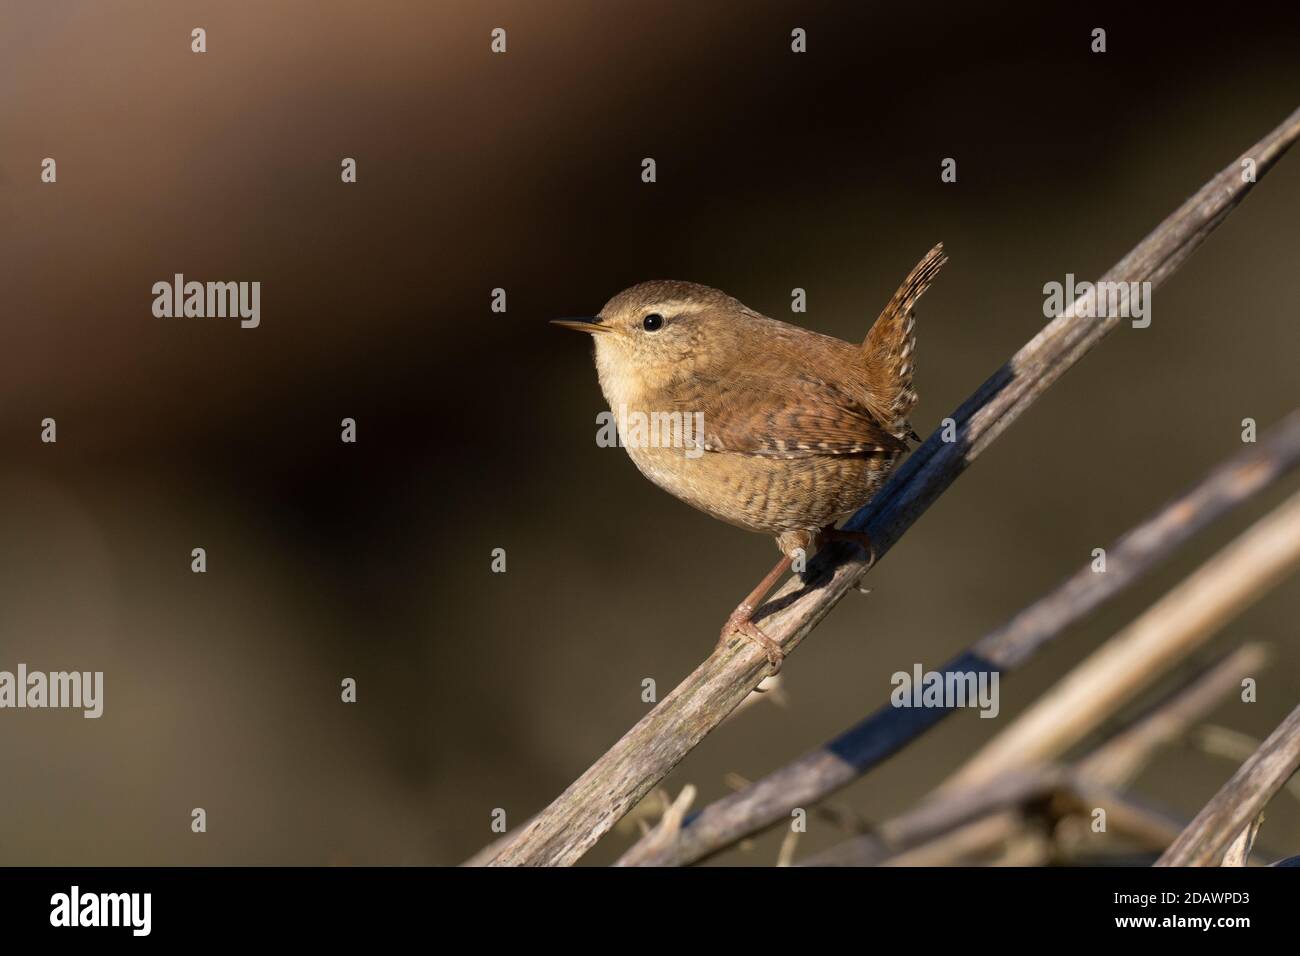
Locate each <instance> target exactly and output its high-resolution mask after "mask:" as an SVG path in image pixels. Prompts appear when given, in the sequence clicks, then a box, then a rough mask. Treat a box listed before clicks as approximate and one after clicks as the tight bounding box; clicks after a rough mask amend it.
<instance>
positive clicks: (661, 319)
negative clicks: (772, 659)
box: [557, 244, 947, 656]
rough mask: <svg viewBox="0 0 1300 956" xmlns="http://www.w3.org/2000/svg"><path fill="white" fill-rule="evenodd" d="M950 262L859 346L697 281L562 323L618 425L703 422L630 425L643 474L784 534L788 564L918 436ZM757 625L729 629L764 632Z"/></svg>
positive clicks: (868, 491) (653, 288)
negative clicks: (653, 428) (591, 342)
mask: <svg viewBox="0 0 1300 956" xmlns="http://www.w3.org/2000/svg"><path fill="white" fill-rule="evenodd" d="M946 261H947V258H946V257H945V256H944V254H943V245H942V244H939V245H937V246H935V247H934V248H933V249H931V250H930V252H929V253H928V254H927V255H926V256H925V258H924V259H922V260H921V262H920V263H919V264H918V265H917V266H916V268H914V269H913V270H912V272H911V273H910V274H909V275H908V277H907V279H906V280H905V281H904V282H903V285H902V286H901V287H900V288H899V290H898V291H897V292H896V293H895V294H894V296H893V298H892V299H890V301H889V304H888V305H886V306H885V309H884V310H883V311H882V312H881V313H880V316H879V317H878V318H877V319H876V321H875V323H874V324H873V325H872V327H871V330H870V331H869V332H868V333H867V336H866V339H865V340H864V341H863V343H862V344H861V345H854V344H851V343H849V342H844V341H842V340H840V339H837V338H834V337H832V336H828V335H822V334H821V333H818V332H813V331H810V330H808V329H803V328H799V327H798V326H794V325H789V324H787V323H785V322H780V321H777V320H776V319H770V318H768V317H766V316H764V315H760V314H759V313H757V312H755V311H753V310H752V309H750V308H748V307H746V306H745V305H743V304H741V303H740V302H738V301H737V300H735V299H733V298H732V297H731V296H729V295H726V294H725V293H723V292H720V291H718V290H717V289H712V288H709V287H708V286H702V285H696V284H695V283H691V282H672V281H656V282H643V283H641V284H639V285H635V286H633V287H632V288H630V289H626V290H624V291H623V292H620V293H619V294H618V295H616V296H614V298H612V299H610V300H609V302H607V303H606V304H605V307H604V308H602V309H601V311H600V314H599V315H598V316H596V317H595V318H594V319H587V320H581V321H577V320H563V321H561V322H559V323H557V324H560V325H564V326H567V327H569V328H575V329H580V330H582V331H586V332H591V333H592V337H593V338H594V339H595V343H596V368H597V371H598V374H599V376H600V385H601V389H602V390H603V391H604V393H605V398H606V399H607V400H608V402H609V404H610V408H611V410H612V411H613V412H614V414H615V416H616V418H617V419H618V420H619V421H620V423H623V422H626V421H627V419H628V418H629V416H633V415H635V414H637V413H640V414H642V415H644V416H646V417H647V418H650V417H652V416H653V415H654V414H655V413H658V414H659V415H661V416H665V417H664V418H663V420H664V421H670V420H671V421H681V422H683V423H686V422H690V423H691V424H693V425H701V424H702V428H700V429H690V430H689V431H688V429H687V428H685V427H683V428H682V429H681V430H680V434H679V436H678V437H680V438H681V439H682V440H681V441H679V442H675V443H674V442H664V441H662V440H651V441H645V440H644V437H645V436H644V435H643V436H641V440H635V439H636V437H637V436H634V435H630V434H628V433H627V432H628V431H629V430H628V429H625V428H624V427H622V424H620V437H621V438H622V439H623V442H624V444H625V446H626V448H627V451H628V454H629V455H630V456H631V458H632V460H633V461H634V462H635V463H636V466H637V468H639V469H640V470H641V472H642V473H643V474H644V475H645V476H646V477H647V478H649V479H650V480H651V481H653V482H654V483H655V484H657V485H659V486H660V487H661V488H663V489H665V490H666V491H668V492H670V493H672V494H673V495H676V496H677V497H678V498H680V499H682V500H683V501H685V502H687V503H688V504H691V505H694V506H695V507H696V508H699V509H700V510H702V511H705V512H708V513H709V514H711V515H713V516H714V517H716V518H720V519H722V520H723V521H727V522H729V523H731V524H734V525H738V526H739V527H742V528H748V529H750V530H752V531H760V532H766V533H768V534H772V535H774V536H775V537H776V540H777V546H778V547H779V548H780V549H781V552H782V553H783V554H784V555H786V557H787V559H789V558H791V557H793V556H794V555H796V554H798V553H799V551H800V549H803V550H804V551H805V552H806V551H807V549H809V548H810V547H811V546H812V545H814V544H815V543H817V542H818V541H819V540H820V536H821V535H822V533H823V531H824V530H825V529H828V528H829V527H830V526H832V525H833V524H834V523H835V522H836V521H838V520H840V519H842V518H844V517H847V516H848V515H850V514H852V513H853V512H854V511H856V510H857V509H858V508H860V507H861V506H862V505H864V504H865V503H866V502H867V501H869V500H870V499H871V498H872V496H873V495H874V494H875V493H876V491H877V490H878V489H879V488H880V486H881V485H882V484H883V483H884V481H885V479H886V478H887V477H888V475H889V472H890V470H891V469H892V468H893V466H894V464H895V463H896V462H897V461H898V459H899V457H900V456H901V455H902V454H903V453H904V452H905V451H906V450H907V447H908V445H907V443H908V440H909V438H915V432H914V431H913V429H912V426H911V424H910V422H909V421H908V415H909V414H910V413H911V411H912V409H913V407H914V406H915V405H916V392H915V390H914V389H913V386H912V371H913V366H914V363H915V353H916V336H915V317H914V314H913V307H914V306H915V304H916V301H917V299H919V298H920V297H921V295H922V293H924V292H925V290H926V288H928V287H929V285H930V283H931V281H933V279H934V277H935V275H936V274H937V273H938V271H939V269H940V268H942V266H943V264H944V263H945V262H946ZM673 416H676V418H674V417H673ZM662 437H663V436H662V435H654V436H653V438H655V439H662ZM630 439H632V440H630ZM769 577H770V576H769ZM743 607H744V605H742V608H743ZM739 610H740V609H738V611H739ZM751 610H752V608H751ZM735 617H736V616H735V615H733V618H735ZM746 623H747V622H739V623H737V622H736V621H734V620H733V621H732V622H729V624H732V625H735V627H734V628H733V629H739V630H741V631H742V632H744V633H746V634H748V635H749V636H751V637H753V635H752V634H749V632H748V629H747V628H746V627H743V626H741V624H746ZM748 628H753V626H752V624H750V625H748ZM753 629H754V630H756V628H753ZM754 639H755V640H759V638H757V637H754ZM764 640H765V638H764ZM769 643H770V642H769ZM768 650H769V656H771V650H770V648H768Z"/></svg>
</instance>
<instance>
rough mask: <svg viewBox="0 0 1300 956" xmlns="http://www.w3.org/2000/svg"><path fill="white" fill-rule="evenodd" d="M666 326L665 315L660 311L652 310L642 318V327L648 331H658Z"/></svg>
mask: <svg viewBox="0 0 1300 956" xmlns="http://www.w3.org/2000/svg"><path fill="white" fill-rule="evenodd" d="M663 327H664V317H663V316H662V315H660V314H659V313H658V312H651V313H650V314H649V315H647V316H646V317H645V318H644V319H642V320H641V328H643V329H645V330H646V331H647V332H658V331H659V330H660V329H662V328H663Z"/></svg>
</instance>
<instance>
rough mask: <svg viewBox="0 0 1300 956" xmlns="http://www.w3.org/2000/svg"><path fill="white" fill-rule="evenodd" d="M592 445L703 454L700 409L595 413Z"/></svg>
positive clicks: (692, 455) (624, 409)
mask: <svg viewBox="0 0 1300 956" xmlns="http://www.w3.org/2000/svg"><path fill="white" fill-rule="evenodd" d="M596 425H597V426H599V427H598V428H597V429H596V444H597V445H598V446H600V447H601V448H619V447H624V448H684V449H686V457H687V458H699V457H700V456H701V455H703V454H704V413H703V412H656V411H650V412H645V411H641V410H639V409H635V410H632V411H628V407H627V405H620V406H619V407H618V413H617V414H615V413H614V412H612V411H608V412H601V413H600V414H599V415H597V416H596Z"/></svg>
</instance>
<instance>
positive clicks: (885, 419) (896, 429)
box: [862, 242, 948, 439]
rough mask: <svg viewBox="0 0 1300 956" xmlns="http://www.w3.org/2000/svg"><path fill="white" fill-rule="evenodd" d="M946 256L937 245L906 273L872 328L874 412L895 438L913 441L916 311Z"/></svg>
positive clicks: (869, 361) (869, 360) (867, 345)
mask: <svg viewBox="0 0 1300 956" xmlns="http://www.w3.org/2000/svg"><path fill="white" fill-rule="evenodd" d="M947 261H948V257H947V256H946V255H944V253H943V243H942V242H941V243H939V244H938V245H936V246H935V247H934V248H933V249H931V250H930V251H929V252H927V253H926V254H925V258H924V259H922V260H921V261H920V262H918V263H917V264H916V267H915V268H913V269H912V271H911V272H909V273H908V274H907V278H906V279H904V280H903V284H902V285H901V286H899V287H898V291H897V292H895V293H894V296H893V298H891V299H890V300H889V304H888V305H886V306H885V308H884V310H883V311H882V312H881V313H880V316H879V318H877V319H876V321H875V323H874V324H873V325H872V326H871V331H870V332H868V333H867V337H866V340H865V341H863V343H862V352H863V357H864V359H865V364H866V367H867V381H868V382H870V383H871V386H872V387H871V393H872V394H871V399H872V406H873V407H872V408H871V412H872V414H873V415H875V416H876V417H877V418H878V419H879V421H880V423H881V424H882V425H884V426H885V428H886V429H887V430H888V431H889V432H890V433H891V434H892V435H894V436H895V437H896V438H899V439H906V438H909V437H915V434H914V432H913V431H912V426H911V425H910V424H909V423H908V421H907V416H908V415H909V414H910V413H911V411H912V409H913V408H915V407H916V392H915V391H913V389H912V371H913V368H914V366H915V362H916V333H915V327H916V316H915V315H914V314H913V312H912V310H913V308H914V307H915V305H916V302H917V300H918V299H920V298H921V296H922V295H923V294H924V293H925V290H926V289H928V288H930V283H931V282H933V281H934V278H935V276H937V275H938V274H939V270H940V269H942V268H943V266H944V263H946V262H947Z"/></svg>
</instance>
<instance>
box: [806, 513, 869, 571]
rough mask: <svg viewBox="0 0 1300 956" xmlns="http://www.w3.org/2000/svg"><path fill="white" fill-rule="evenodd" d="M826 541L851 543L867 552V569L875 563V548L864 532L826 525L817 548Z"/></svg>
mask: <svg viewBox="0 0 1300 956" xmlns="http://www.w3.org/2000/svg"><path fill="white" fill-rule="evenodd" d="M828 541H851V542H853V543H854V544H856V545H857V546H858V547H859V548H861V549H862V550H863V551H865V552H867V569H868V570H870V568H871V567H872V565H874V564H875V563H876V546H875V545H873V544H872V543H871V536H870V535H869V534H867V533H866V532H865V531H846V530H843V529H841V528H837V527H835V525H833V524H828V525H827V526H826V527H824V528H822V530H821V533H820V535H819V539H818V542H817V545H818V547H820V546H821V545H823V544H825V543H826V542H828Z"/></svg>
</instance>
